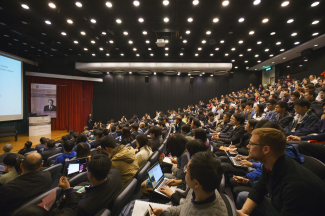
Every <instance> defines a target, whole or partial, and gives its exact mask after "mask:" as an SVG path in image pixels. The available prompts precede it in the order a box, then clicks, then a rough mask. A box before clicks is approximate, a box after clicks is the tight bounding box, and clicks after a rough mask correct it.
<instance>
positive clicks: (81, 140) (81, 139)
mask: <svg viewBox="0 0 325 216" xmlns="http://www.w3.org/2000/svg"><path fill="white" fill-rule="evenodd" d="M80 143H86V144H87V145H88V147H89V148H91V146H90V144H89V142H88V139H87V135H86V134H84V133H81V134H78V135H77V139H76V145H75V146H74V148H73V151H76V150H77V146H78V145H79V144H80Z"/></svg>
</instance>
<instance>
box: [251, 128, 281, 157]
mask: <svg viewBox="0 0 325 216" xmlns="http://www.w3.org/2000/svg"><path fill="white" fill-rule="evenodd" d="M252 135H257V136H258V141H259V143H260V144H261V145H263V146H269V147H270V148H271V150H272V151H273V152H274V153H275V154H277V155H284V154H285V151H286V146H287V140H286V136H285V135H284V134H283V132H282V131H280V130H277V129H273V128H258V129H255V130H253V132H252Z"/></svg>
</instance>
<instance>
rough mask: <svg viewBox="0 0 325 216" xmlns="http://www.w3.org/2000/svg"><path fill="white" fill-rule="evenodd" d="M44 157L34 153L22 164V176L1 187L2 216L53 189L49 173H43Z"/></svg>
mask: <svg viewBox="0 0 325 216" xmlns="http://www.w3.org/2000/svg"><path fill="white" fill-rule="evenodd" d="M42 166H43V163H42V156H41V155H40V154H39V153H36V152H33V153H30V154H29V155H27V156H26V157H25V159H24V160H23V162H22V163H21V164H20V168H21V169H22V173H21V175H20V176H18V177H17V178H15V179H14V180H12V181H10V182H9V183H7V184H5V185H2V186H1V187H0V209H1V215H2V216H7V215H11V214H10V213H11V212H12V211H13V210H15V209H17V208H18V207H19V206H21V205H22V204H24V203H26V202H27V201H29V200H31V199H33V198H35V197H37V196H39V195H41V194H43V193H45V192H46V191H48V190H50V189H51V183H52V177H51V173H50V172H48V171H41V170H40V168H41V167H42Z"/></svg>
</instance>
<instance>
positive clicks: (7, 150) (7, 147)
mask: <svg viewBox="0 0 325 216" xmlns="http://www.w3.org/2000/svg"><path fill="white" fill-rule="evenodd" d="M12 148H13V146H12V145H11V144H6V145H4V146H3V148H2V149H3V151H4V153H3V154H1V155H0V163H2V162H3V159H5V157H7V155H9V154H11V152H10V151H11V149H12Z"/></svg>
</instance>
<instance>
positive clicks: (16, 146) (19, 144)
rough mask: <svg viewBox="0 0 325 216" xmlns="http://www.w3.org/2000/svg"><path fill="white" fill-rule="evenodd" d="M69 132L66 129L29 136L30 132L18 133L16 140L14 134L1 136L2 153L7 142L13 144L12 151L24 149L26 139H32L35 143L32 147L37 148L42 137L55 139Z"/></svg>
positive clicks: (0, 151)
mask: <svg viewBox="0 0 325 216" xmlns="http://www.w3.org/2000/svg"><path fill="white" fill-rule="evenodd" d="M68 134H69V132H67V131H66V130H55V131H52V132H51V134H48V135H42V136H33V137H29V136H28V133H23V134H18V139H17V141H15V137H14V136H10V137H0V154H2V153H3V146H4V145H6V144H7V143H9V144H11V145H12V146H13V148H12V150H11V152H18V151H19V150H20V149H22V148H23V147H24V145H25V143H26V141H31V142H32V143H33V145H32V148H35V146H36V145H38V144H40V141H39V140H40V138H41V137H46V138H49V139H53V140H59V139H61V137H62V136H65V135H68Z"/></svg>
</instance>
